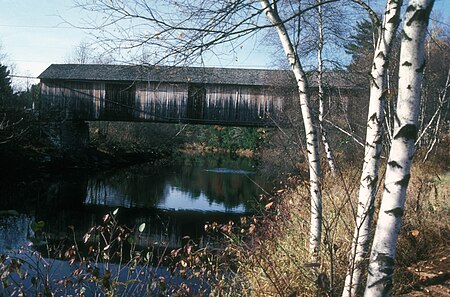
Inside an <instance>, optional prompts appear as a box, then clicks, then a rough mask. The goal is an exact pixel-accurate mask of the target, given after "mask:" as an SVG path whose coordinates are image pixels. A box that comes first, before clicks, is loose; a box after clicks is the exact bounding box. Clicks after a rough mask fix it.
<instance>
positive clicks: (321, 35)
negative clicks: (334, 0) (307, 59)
mask: <svg viewBox="0 0 450 297" xmlns="http://www.w3.org/2000/svg"><path fill="white" fill-rule="evenodd" d="M321 2H322V0H317V3H318V4H319V6H318V7H317V19H318V29H319V36H318V40H317V85H318V89H319V94H318V96H319V127H320V135H321V138H322V143H323V146H324V148H325V154H326V157H327V161H328V165H329V167H330V170H331V172H332V173H333V174H336V161H335V159H334V156H333V151H332V150H331V146H330V144H329V142H328V137H327V130H326V128H325V125H324V118H323V117H324V114H325V110H324V106H323V97H324V91H323V71H324V69H323V57H322V54H323V46H324V28H323V27H324V24H323V14H322V5H320V4H321Z"/></svg>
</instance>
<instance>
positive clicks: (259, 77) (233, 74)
mask: <svg viewBox="0 0 450 297" xmlns="http://www.w3.org/2000/svg"><path fill="white" fill-rule="evenodd" d="M311 75H314V74H312V73H311ZM348 76H349V74H348V73H347V72H344V71H339V72H329V73H326V75H325V76H324V80H325V84H327V85H329V86H333V87H340V88H352V87H355V83H354V82H352V80H349V79H348ZM38 78H40V79H41V80H77V81H78V80H82V81H157V82H172V83H185V82H190V83H198V84H228V85H250V86H289V85H292V86H294V84H295V82H294V78H293V75H292V72H291V71H288V70H268V69H239V68H210V67H169V66H134V65H101V64H52V65H50V66H49V67H48V68H47V69H46V70H45V71H44V72H42V73H41V74H40V75H39V76H38ZM311 83H312V84H311V85H312V86H313V87H314V86H316V83H315V79H312V80H311Z"/></svg>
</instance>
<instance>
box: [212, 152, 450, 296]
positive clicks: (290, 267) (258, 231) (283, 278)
mask: <svg viewBox="0 0 450 297" xmlns="http://www.w3.org/2000/svg"><path fill="white" fill-rule="evenodd" d="M441 153H444V152H442V151H441ZM442 156H443V155H441V158H440V160H439V162H438V161H436V160H435V161H433V162H428V163H426V164H424V163H416V165H415V166H414V167H413V169H412V178H411V181H410V185H409V190H408V194H407V207H406V213H405V216H404V220H403V227H402V230H401V234H400V237H399V244H398V249H397V260H396V261H397V263H396V267H397V268H396V273H395V288H394V295H399V294H403V293H407V294H412V291H413V290H415V291H417V290H420V289H422V288H423V287H424V286H427V285H429V284H432V283H435V282H441V283H445V282H446V281H447V282H448V267H445V264H444V263H441V266H442V265H444V267H437V266H435V267H436V269H437V270H438V271H435V275H429V274H427V275H425V274H424V273H422V274H421V273H420V272H421V271H423V269H424V268H425V267H426V265H427V263H431V262H430V261H434V262H432V263H436V262H439V261H440V262H442V261H443V259H444V260H446V259H447V258H446V255H448V253H449V252H450V249H449V242H448V238H449V235H450V229H449V228H450V216H449V214H450V202H449V199H448V198H449V197H448V193H449V185H450V175H449V173H448V168H446V167H445V164H446V163H445V162H443V161H445V160H446V159H447V156H446V155H445V153H444V156H445V157H444V158H442ZM443 159H445V160H443ZM359 176H360V173H359V171H358V170H351V169H347V170H345V171H343V172H341V175H340V177H334V176H332V175H327V176H326V177H325V180H324V183H323V188H324V210H323V218H324V236H323V242H322V244H323V245H322V255H321V263H320V265H319V263H308V259H309V254H308V238H309V234H308V231H309V229H308V225H309V217H310V215H309V193H308V188H307V184H306V183H302V182H301V181H300V180H298V179H296V178H294V177H291V178H289V179H288V181H287V183H286V184H285V186H284V187H283V189H281V190H279V191H278V193H277V195H276V196H275V197H273V198H270V199H268V200H267V201H266V202H265V206H266V210H268V211H269V213H270V214H269V215H266V216H265V217H264V218H263V219H259V220H257V219H254V220H253V221H250V222H245V223H246V224H244V226H246V227H244V228H242V229H240V230H239V233H240V234H241V235H242V234H246V236H245V237H246V239H245V240H242V237H241V236H236V235H234V236H231V235H230V236H229V237H228V238H229V240H230V244H229V246H228V248H227V252H228V253H231V254H233V255H234V257H235V261H236V263H237V267H238V268H237V271H236V272H237V273H236V274H235V275H236V277H235V278H232V281H230V280H226V279H223V280H221V281H219V283H218V285H217V286H216V292H214V293H215V294H217V295H223V296H225V295H230V296H231V295H232V296H235V295H236V294H237V292H236V291H238V292H239V294H240V295H242V296H250V295H251V296H315V294H318V295H319V296H331V295H333V296H339V295H340V292H341V291H342V287H343V282H344V278H345V273H346V269H347V265H348V264H347V263H348V253H349V249H350V246H351V240H352V234H353V228H354V227H353V226H354V220H355V219H354V215H353V213H354V207H355V204H356V201H357V191H358V187H357V185H358V184H359V183H358V180H359ZM381 182H383V181H381ZM380 194H381V193H378V195H377V206H379V203H380V201H379V200H380V197H381V195H380ZM225 233H226V232H225ZM446 263H447V266H448V261H447V262H446ZM446 269H447V270H446ZM317 275H318V277H317ZM433 277H437V278H436V279H434V280H433V279H432V278H433ZM236 284H239V286H238V287H239V288H238V290H233V289H231V292H233V293H230V291H228V290H230V287H234V288H235V289H236ZM447 285H448V284H447ZM225 288H226V289H225ZM445 290H446V291H445ZM444 291H445V292H447V294H448V293H449V289H448V287H447V288H446V289H445V288H444ZM436 296H438V295H436Z"/></svg>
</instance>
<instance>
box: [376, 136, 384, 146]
mask: <svg viewBox="0 0 450 297" xmlns="http://www.w3.org/2000/svg"><path fill="white" fill-rule="evenodd" d="M374 143H375V144H382V143H383V139H381V137H378V138H377V140H375V141H374Z"/></svg>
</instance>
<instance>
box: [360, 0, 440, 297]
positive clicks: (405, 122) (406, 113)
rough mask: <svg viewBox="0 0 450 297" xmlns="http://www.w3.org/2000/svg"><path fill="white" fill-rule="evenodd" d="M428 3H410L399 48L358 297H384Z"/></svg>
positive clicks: (406, 174) (407, 163)
mask: <svg viewBox="0 0 450 297" xmlns="http://www.w3.org/2000/svg"><path fill="white" fill-rule="evenodd" d="M433 2H434V0H410V1H409V4H408V7H407V9H406V14H405V20H404V26H403V32H402V44H401V49H400V69H399V93H398V102H397V114H396V120H395V127H394V135H393V139H392V146H391V150H390V152H389V160H388V164H387V170H386V178H385V184H384V191H383V199H382V202H381V207H380V212H379V216H378V223H377V227H376V231H375V237H374V240H373V244H372V252H371V255H370V264H369V274H368V279H367V286H366V290H365V293H364V296H370V297H373V296H389V295H390V294H391V290H392V275H393V272H394V259H395V251H396V246H397V238H398V233H399V231H400V226H401V222H402V217H403V212H404V205H405V198H406V189H407V187H408V182H409V179H410V167H411V160H412V158H413V155H414V150H415V148H414V143H415V141H416V138H417V131H418V117H419V112H420V91H421V85H422V79H423V69H424V65H425V60H424V41H425V34H426V30H427V25H428V20H429V16H430V13H431V9H432V7H433Z"/></svg>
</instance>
